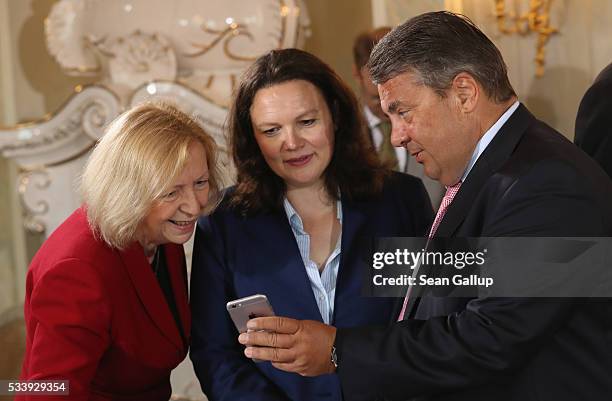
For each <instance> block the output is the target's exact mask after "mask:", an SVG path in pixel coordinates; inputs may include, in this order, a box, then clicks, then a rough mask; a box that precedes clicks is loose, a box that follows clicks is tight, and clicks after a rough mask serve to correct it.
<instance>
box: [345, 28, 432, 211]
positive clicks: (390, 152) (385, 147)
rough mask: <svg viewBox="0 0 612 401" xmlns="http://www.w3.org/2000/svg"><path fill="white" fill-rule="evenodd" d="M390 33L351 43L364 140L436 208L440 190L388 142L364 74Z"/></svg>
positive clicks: (387, 127)
mask: <svg viewBox="0 0 612 401" xmlns="http://www.w3.org/2000/svg"><path fill="white" fill-rule="evenodd" d="M390 31H391V28H389V27H380V28H376V29H373V30H369V31H365V32H362V33H361V34H359V35H358V36H357V37H356V38H355V41H354V43H353V76H354V77H355V80H356V81H357V83H358V88H359V92H360V96H359V99H360V100H361V106H362V110H363V114H364V116H365V119H366V122H367V125H368V133H369V135H368V139H369V140H370V141H371V144H372V146H373V147H374V149H376V153H377V154H378V157H379V158H380V160H381V162H383V163H384V164H385V165H387V166H389V167H390V168H392V169H394V170H395V171H399V172H403V173H408V174H412V175H414V176H416V177H419V178H420V179H421V180H422V181H423V184H424V185H425V188H426V189H427V193H428V194H429V197H430V198H431V201H432V204H433V206H434V207H437V206H438V205H439V204H440V200H441V199H442V195H443V194H444V187H443V186H442V185H440V183H438V182H437V181H435V180H432V179H431V178H429V177H427V175H425V173H424V171H423V166H422V165H421V164H419V163H417V161H416V160H411V158H410V154H409V153H408V152H407V151H406V149H404V148H402V147H395V146H393V144H392V143H391V121H389V117H388V116H387V115H386V114H385V112H384V111H383V109H382V107H381V106H380V97H379V96H378V88H377V87H376V85H374V83H373V82H372V77H371V76H370V72H369V71H368V67H367V63H368V60H369V59H370V53H371V52H372V49H373V48H374V45H375V44H376V43H378V41H379V40H381V39H382V38H383V37H384V36H385V35H386V34H387V33H389V32H390Z"/></svg>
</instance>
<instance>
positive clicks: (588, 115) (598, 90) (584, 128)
mask: <svg viewBox="0 0 612 401" xmlns="http://www.w3.org/2000/svg"><path fill="white" fill-rule="evenodd" d="M574 143H575V144H576V145H578V147H579V148H580V149H582V150H584V151H585V152H586V153H587V154H588V155H589V156H591V157H592V158H593V159H595V161H596V162H597V163H599V165H600V166H601V167H602V168H603V169H604V170H605V172H606V173H608V176H609V177H611V178H612V64H609V65H608V66H607V67H606V68H604V69H603V71H601V72H600V73H599V75H598V76H597V78H595V81H594V82H593V85H591V87H590V88H589V89H588V90H587V91H586V93H585V94H584V97H583V98H582V101H580V106H579V107H578V113H577V114H576V136H575V137H574Z"/></svg>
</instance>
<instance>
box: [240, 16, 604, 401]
mask: <svg viewBox="0 0 612 401" xmlns="http://www.w3.org/2000/svg"><path fill="white" fill-rule="evenodd" d="M368 65H369V67H370V72H371V75H372V78H373V80H374V82H376V83H377V84H378V89H379V92H380V95H381V103H382V106H383V109H384V110H385V112H386V113H387V114H388V115H389V116H390V118H391V121H392V124H393V135H392V137H393V142H394V144H395V145H399V146H404V147H405V148H406V149H407V150H408V151H409V152H410V154H411V155H412V156H414V157H415V158H416V160H417V161H418V162H419V163H422V164H423V166H424V168H425V173H426V174H427V175H428V176H429V177H431V178H434V179H436V180H438V181H439V182H441V183H442V184H444V185H445V186H446V187H447V193H446V195H445V199H444V200H443V201H442V206H441V207H440V210H439V211H438V215H437V216H436V220H435V221H434V225H433V227H432V230H431V231H430V237H446V238H461V237H514V236H522V237H566V236H567V237H570V236H571V237H580V236H590V237H607V236H610V234H612V184H611V182H610V180H609V179H608V177H607V176H606V175H605V173H604V172H603V171H602V170H601V168H599V166H597V164H596V163H595V162H594V161H593V160H592V159H590V158H589V157H587V156H586V155H585V154H584V153H583V152H581V151H579V150H578V149H577V148H576V147H575V146H574V145H573V144H572V143H571V142H569V141H567V140H566V139H565V138H564V137H563V136H562V135H561V134H559V133H557V132H556V131H554V130H553V129H552V128H550V127H549V126H547V125H546V124H544V123H542V122H541V121H538V120H537V119H536V118H535V117H534V116H533V115H532V114H531V113H529V111H528V110H527V109H526V108H525V107H524V106H523V105H521V104H520V103H519V102H518V101H517V98H516V95H515V93H514V90H513V89H512V87H511V85H510V83H509V81H508V78H507V72H506V66H505V63H504V61H503V59H502V57H501V54H500V52H499V51H498V49H497V48H496V47H495V46H494V45H493V43H492V42H491V41H490V40H489V39H488V38H487V37H486V36H485V35H484V34H483V33H482V32H481V31H480V30H479V29H478V28H477V27H476V26H475V25H474V24H473V23H472V22H471V21H469V20H468V19H467V18H465V17H462V16H459V15H456V14H452V13H448V12H435V13H427V14H423V15H420V16H417V17H415V18H413V19H411V20H409V21H407V22H406V23H404V24H402V25H400V26H399V27H397V28H396V29H394V30H393V31H392V32H391V33H390V34H388V35H387V36H386V37H385V38H384V39H382V40H381V41H380V42H379V44H378V45H377V46H376V47H375V48H374V50H373V52H372V55H371V58H370V61H369V64H368ZM509 273H510V274H512V272H509ZM434 290H435V289H432V288H424V289H421V291H420V292H417V294H418V297H415V296H414V295H411V296H409V297H407V298H406V299H405V300H404V302H403V305H402V311H401V313H400V314H399V320H400V321H398V322H397V323H395V324H393V325H391V326H390V327H369V328H352V329H337V330H336V329H334V328H333V327H329V326H325V325H321V324H318V323H316V322H311V321H295V320H291V319H285V318H278V317H276V318H261V319H253V320H251V321H250V322H249V325H248V327H249V328H250V329H252V330H261V329H263V330H269V332H257V331H253V332H250V333H245V334H243V335H241V337H240V339H239V340H240V342H242V343H243V344H246V345H247V348H246V350H245V353H246V354H247V355H249V356H252V357H256V358H260V359H268V360H272V361H274V362H273V363H274V365H275V366H276V367H278V368H279V369H283V370H289V371H295V372H299V373H301V374H303V375H318V374H322V373H327V372H333V371H336V372H337V373H338V375H339V377H340V380H341V384H342V390H343V394H344V397H345V399H347V400H408V399H412V398H415V397H422V399H428V400H433V399H435V400H496V401H499V400H521V401H524V400H575V399H580V400H603V399H608V398H609V396H610V394H611V393H612V378H611V377H610V372H611V371H612V352H611V351H610V350H611V349H612V347H611V345H612V304H611V303H610V302H609V301H608V300H607V299H603V298H602V299H599V300H593V299H582V298H581V299H578V298H565V299H542V298H539V299H538V298H525V297H522V298H518V297H515V298H507V297H506V298H499V297H498V298H493V297H487V296H483V295H481V296H478V297H474V298H469V299H467V298H449V297H441V296H435V295H436V294H434ZM330 354H331V356H330Z"/></svg>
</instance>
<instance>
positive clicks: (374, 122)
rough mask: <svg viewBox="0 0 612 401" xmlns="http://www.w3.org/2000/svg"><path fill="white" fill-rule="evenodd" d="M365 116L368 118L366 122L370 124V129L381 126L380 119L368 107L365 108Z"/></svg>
mask: <svg viewBox="0 0 612 401" xmlns="http://www.w3.org/2000/svg"><path fill="white" fill-rule="evenodd" d="M363 115H364V116H365V118H366V122H367V123H368V127H369V128H370V129H374V128H376V127H377V126H378V124H380V121H381V120H380V118H378V117H376V116H375V115H374V113H372V110H370V108H369V107H368V106H363Z"/></svg>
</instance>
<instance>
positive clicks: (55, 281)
mask: <svg viewBox="0 0 612 401" xmlns="http://www.w3.org/2000/svg"><path fill="white" fill-rule="evenodd" d="M164 250H165V255H166V261H167V266H168V272H169V275H170V278H171V283H172V290H173V293H174V297H175V301H176V306H177V310H178V314H179V317H180V320H181V323H182V325H183V333H186V335H188V334H189V331H190V324H191V323H190V315H189V305H188V301H187V272H186V269H185V256H184V252H183V247H182V246H180V245H174V244H167V245H164ZM25 320H26V330H27V348H26V355H25V360H24V363H23V370H22V374H21V379H23V380H26V379H28V380H43V379H47V380H49V379H63V380H69V381H70V383H69V384H70V395H69V396H66V397H62V399H70V400H83V401H85V400H97V401H101V400H126V401H127V400H130V401H136V400H138V401H155V400H158V401H162V400H163V401H167V400H168V399H169V398H170V393H171V388H170V371H171V370H172V369H173V368H175V367H176V366H177V365H178V364H179V363H180V362H181V361H182V360H183V359H184V358H185V355H186V354H187V347H188V344H189V342H188V341H189V339H187V338H181V335H180V333H179V330H178V327H177V324H176V321H175V319H174V317H173V316H172V313H171V312H170V308H169V307H168V303H167V301H166V299H165V298H164V295H163V293H162V290H161V288H160V286H159V284H158V282H157V279H156V278H155V275H154V274H153V270H152V269H151V265H149V263H148V261H147V259H146V257H145V255H144V251H143V249H142V247H141V246H140V245H139V244H138V243H134V244H133V245H131V246H130V247H129V248H127V249H126V250H124V251H122V252H120V251H117V250H114V249H111V248H109V247H108V246H107V245H106V244H105V243H104V242H103V241H101V240H99V239H97V238H95V237H94V235H93V233H92V231H91V229H90V228H89V225H88V223H87V217H86V215H85V211H84V210H83V209H82V208H81V209H77V210H76V211H75V212H74V213H73V214H72V215H71V216H70V217H68V219H67V220H66V221H65V222H64V223H62V225H60V226H59V227H58V228H57V230H55V231H54V232H53V234H52V235H51V236H50V237H49V238H48V239H47V240H46V241H45V243H44V244H43V245H42V247H41V248H40V250H39V251H38V253H37V254H36V256H35V257H34V260H33V261H32V263H31V265H30V268H29V271H28V276H27V281H26V300H25ZM30 399H31V400H34V401H35V400H40V399H41V397H40V396H31V398H30V397H22V398H19V397H18V398H17V400H20V401H21V400H30Z"/></svg>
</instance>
